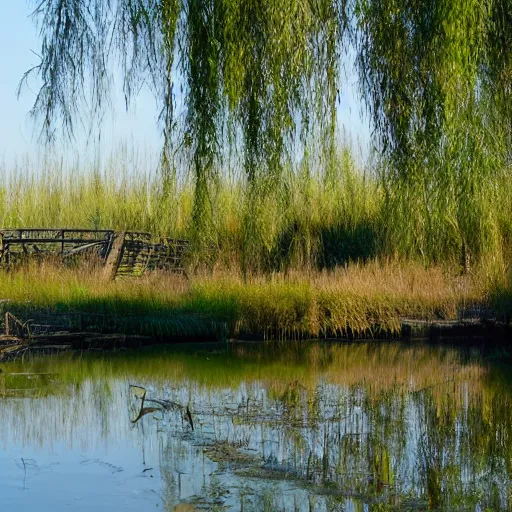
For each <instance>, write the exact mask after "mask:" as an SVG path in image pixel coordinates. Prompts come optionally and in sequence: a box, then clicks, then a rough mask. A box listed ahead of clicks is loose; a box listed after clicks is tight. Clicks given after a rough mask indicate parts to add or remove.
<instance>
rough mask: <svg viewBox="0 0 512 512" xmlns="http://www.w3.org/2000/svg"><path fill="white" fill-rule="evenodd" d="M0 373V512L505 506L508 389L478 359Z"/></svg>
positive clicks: (296, 356) (415, 353)
mask: <svg viewBox="0 0 512 512" xmlns="http://www.w3.org/2000/svg"><path fill="white" fill-rule="evenodd" d="M0 369H1V370H2V372H1V373H0V442H1V451H0V510H9V511H11V510H12V511H18V510H19V511H23V510H29V509H37V510H38V512H46V511H52V512H57V511H61V510H80V511H82V510H123V511H132V510H133V511H138V512H140V511H146V510H168V511H172V510H181V511H185V510H188V511H192V510H219V511H220V510H242V511H252V510H254V511H260V510H268V511H280V510H283V511H331V510H332V511H334V510H344V511H367V510H368V511H373V510H375V511H377V510H378V511H386V510H472V511H484V510H511V509H512V485H511V471H512V444H511V441H510V440H511V434H512V414H511V409H510V405H511V396H512V395H511V393H512V387H511V383H512V376H511V374H510V373H509V368H508V367H507V366H506V365H504V364H500V365H497V364H493V363H492V361H489V360H483V359H482V358H481V357H480V356H479V355H478V354H476V353H468V352H464V353H461V352H460V351H457V350H456V349H451V348H446V347H428V346H422V345H413V346H408V345H403V344H398V343H391V342H384V343H359V344H327V343H323V344H322V343H314V342H311V343H301V344H286V345H280V346H276V345H265V344H236V345H233V346H231V347H230V348H228V349H225V348H223V349H219V348H217V349H211V348H210V349H205V348H204V347H203V348H201V347H195V348H190V347H188V348H186V349H185V348H181V349H178V350H170V349H158V350H150V351H149V350H148V351H140V352H127V353H117V354H116V353H112V354H84V355H80V356H77V355H69V354H68V355H61V356H52V357H46V358H41V359H37V360H33V361H27V362H24V363H21V362H16V363H5V364H3V365H2V366H1V368H0ZM142 397H144V401H143V400H142Z"/></svg>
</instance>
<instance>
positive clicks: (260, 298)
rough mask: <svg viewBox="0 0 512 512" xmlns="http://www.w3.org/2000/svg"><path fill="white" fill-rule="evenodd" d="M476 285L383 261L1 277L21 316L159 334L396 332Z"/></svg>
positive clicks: (30, 270) (45, 267)
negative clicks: (75, 318)
mask: <svg viewBox="0 0 512 512" xmlns="http://www.w3.org/2000/svg"><path fill="white" fill-rule="evenodd" d="M481 286H482V285H481V283H480V282H479V281H478V280H477V279H475V278H470V277H467V276H466V277H460V276H451V275H450V274H449V273H447V272H446V271H444V270H443V269H442V268H441V267H430V268H424V267H423V266H421V265H419V264H412V263H408V264H401V263H397V262H391V261H390V262H384V263H383V262H379V261H372V262H369V263H366V264H355V263H354V264H350V265H348V266H347V267H346V268H342V269H341V268H340V269H336V270H333V271H323V272H317V271H310V272H305V271H303V272H299V271H293V272H288V273H284V272H275V273H272V274H267V275H263V274H258V275H253V276H249V277H247V276H245V277H244V276H243V275H242V274H241V272H237V271H226V270H222V271H220V270H219V271H214V272H209V273H197V274H195V275H193V276H192V277H191V278H190V279H189V280H186V279H185V278H183V277H180V276H176V275H165V274H149V275H147V276H145V277H143V278H140V279H134V278H127V279H118V280H116V281H115V282H112V283H109V284H105V282H104V281H103V280H102V279H101V277H100V271H99V270H97V271H94V270H91V269H70V268H63V267H62V266H56V265H53V264H50V263H48V264H42V265H37V266H35V265H33V266H31V267H27V268H25V269H23V270H20V271H15V272H12V273H9V274H7V273H0V297H2V298H7V299H8V302H7V303H5V304H4V307H5V308H8V309H9V310H11V311H13V312H15V313H18V314H20V315H21V316H23V317H25V318H27V317H29V316H30V314H31V312H41V311H46V312H49V313H51V312H56V313H68V312H81V313H84V314H101V315H112V316H114V317H116V318H117V320H116V322H117V323H116V325H117V327H118V328H119V329H120V330H125V331H126V332H129V333H140V334H150V335H154V336H164V337H165V336H169V335H171V336H172V335H185V336H187V335H188V336H195V335H197V336H199V335H202V336H208V335H211V336H216V337H219V336H220V337H244V336H252V337H259V338H283V339H284V338H286V339H294V338H306V337H344V336H350V337H352V336H353V337H363V336H375V337H376V336H382V335H389V334H397V333H399V331H400V326H401V319H402V318H403V317H408V318H421V319H454V318H457V315H458V313H459V312H460V310H461V308H464V307H468V306H469V305H472V304H475V303H478V302H479V301H481V299H482V296H483V291H482V287H481ZM119 319H122V321H120V320H119ZM123 322H124V323H123Z"/></svg>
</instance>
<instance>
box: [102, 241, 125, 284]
mask: <svg viewBox="0 0 512 512" xmlns="http://www.w3.org/2000/svg"><path fill="white" fill-rule="evenodd" d="M125 237H126V231H123V232H121V233H118V234H117V235H116V238H115V240H114V243H113V244H112V248H111V249H110V254H109V255H108V256H107V263H106V265H105V272H104V274H103V275H104V278H105V280H108V281H113V280H114V279H115V278H116V274H117V271H118V269H119V265H120V263H121V260H122V259H123V248H124V239H125Z"/></svg>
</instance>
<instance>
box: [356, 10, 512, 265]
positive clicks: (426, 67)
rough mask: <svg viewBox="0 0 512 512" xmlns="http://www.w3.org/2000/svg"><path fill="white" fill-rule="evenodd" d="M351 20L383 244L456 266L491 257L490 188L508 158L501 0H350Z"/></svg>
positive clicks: (510, 68)
mask: <svg viewBox="0 0 512 512" xmlns="http://www.w3.org/2000/svg"><path fill="white" fill-rule="evenodd" d="M357 23H358V27H357V33H356V36H355V45H356V46H357V55H358V57H357V58H358V67H359V71H360V77H361V86H362V89H363V91H364V95H365V98H367V102H368V105H369V106H370V109H371V111H372V114H373V121H374V125H375V127H376V128H377V132H378V134H379V135H380V148H381V150H382V152H383V154H384V155H385V156H386V159H387V162H386V166H385V172H384V176H383V178H384V183H385V186H386V193H387V206H388V207H389V208H390V213H392V214H393V215H394V217H395V222H394V223H393V225H392V226H390V228H391V229H390V233H389V234H390V239H391V240H392V244H394V245H395V246H398V247H401V248H402V249H403V250H405V251H407V252H413V253H418V252H419V253H421V254H422V255H423V256H424V257H425V259H427V260H432V259H436V258H439V256H440V255H442V256H446V255H454V254H457V253H459V254H460V253H462V254H463V258H464V260H465V262H464V263H465V264H467V262H468V259H469V257H470V256H482V255H484V254H485V253H494V252H496V251H497V249H498V246H499V243H500V240H499V233H498V231H499V230H498V225H497V221H496V218H495V213H496V210H495V200H496V199H497V198H496V193H497V188H496V185H497V183H498V182H499V179H500V175H501V174H502V173H503V171H504V170H506V169H507V167H508V168H510V163H511V153H510V142H511V138H510V137H511V135H512V131H511V124H510V119H511V117H510V114H511V111H510V108H511V100H512V97H511V94H512V2H510V0H465V1H460V0H421V1H417V0H379V1H376V0H359V1H358V2H357ZM396 227H398V229H399V232H398V233H397V232H395V233H393V231H394V228H396Z"/></svg>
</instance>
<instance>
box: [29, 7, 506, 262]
mask: <svg viewBox="0 0 512 512" xmlns="http://www.w3.org/2000/svg"><path fill="white" fill-rule="evenodd" d="M34 1H35V0H34ZM511 3H512V2H511V0H466V1H464V2H461V1H460V0H37V2H36V4H37V5H36V7H35V11H34V14H33V15H34V18H35V20H36V22H37V23H38V26H39V29H40V36H41V40H42V49H41V62H40V64H39V65H38V66H36V67H35V68H34V69H33V70H31V71H30V72H29V73H28V74H27V75H26V76H29V75H30V73H36V74H38V75H39V76H40V78H41V79H42V83H43V85H42V87H41V89H40V91H39V94H38V96H37V99H36V101H35V104H34V108H33V111H32V112H33V114H34V116H36V117H38V118H40V119H42V122H43V123H42V124H43V133H44V135H45V136H46V137H47V138H49V139H51V138H52V137H54V136H55V135H56V133H58V132H59V131H60V129H62V130H63V131H64V132H65V133H66V134H68V135H71V136H72V134H73V130H74V126H75V123H76V120H77V119H79V118H80V115H81V114H82V113H83V112H84V109H83V107H84V104H85V105H87V110H88V112H89V113H91V112H92V114H93V115H94V114H98V113H100V112H102V111H103V109H104V108H105V107H107V106H108V105H109V93H110V90H111V87H112V84H113V77H112V71H111V70H112V68H113V64H115V63H118V64H119V65H120V68H121V70H122V76H123V90H124V94H125V98H126V102H127V104H129V103H130V102H131V101H133V100H134V99H135V97H136V94H137V91H138V90H139V89H140V85H141V84H142V83H149V84H150V87H151V88H152V90H153V91H154V93H155V97H156V98H157V100H158V102H159V104H160V107H161V116H160V121H161V126H162V130H163V135H164V137H163V138H164V148H163V152H162V155H163V160H162V161H163V163H164V164H168V162H169V154H170V152H171V151H174V150H175V149H176V148H177V147H179V148H182V149H183V150H184V151H183V152H184V154H185V156H186V158H187V161H188V162H189V163H190V164H191V168H192V169H193V172H194V176H195V183H196V188H195V190H196V192H195V205H194V215H193V220H194V228H195V232H196V239H197V240H198V241H199V242H200V243H202V244H204V243H206V244H208V243H210V240H209V239H208V233H211V229H210V228H211V226H210V222H211V220H210V214H209V211H210V204H209V203H210V201H211V198H210V187H211V183H212V182H213V181H214V180H215V176H216V173H217V172H218V171H217V169H218V168H219V162H220V160H221V159H222V157H223V156H224V155H225V152H226V147H229V148H231V149H235V150H236V151H239V154H240V155H241V158H242V161H243V165H244V168H245V171H246V176H247V180H248V184H249V187H248V189H249V190H250V194H249V196H250V197H249V206H250V208H249V211H251V208H255V207H256V206H257V200H256V199H257V197H258V195H262V194H265V193H267V191H268V190H271V189H272V187H274V185H275V184H276V183H279V180H280V175H281V172H282V169H283V166H284V164H285V162H286V161H287V160H290V159H293V158H294V156H296V154H297V147H298V146H300V147H302V149H304V147H305V146H306V145H307V143H308V140H309V139H310V135H311V134H312V133H316V134H318V133H320V134H322V137H323V138H324V140H325V141H326V143H325V144H324V146H325V147H327V148H329V147H332V144H333V142H332V141H333V140H334V130H335V127H336V100H337V96H338V91H339V88H340V83H339V82H340V76H341V74H340V69H341V68H342V65H343V63H344V62H347V63H349V62H350V61H351V59H352V58H353V55H354V53H355V55H356V62H357V66H358V69H359V76H360V90H361V93H362V98H363V101H364V103H365V104H366V106H367V107H368V108H369V110H370V112H371V113H372V119H373V123H374V127H375V133H376V146H377V147H378V149H379V150H380V151H381V153H382V155H383V156H384V159H385V161H386V162H387V165H386V170H385V174H384V184H385V189H386V193H387V204H388V206H389V207H390V208H391V209H392V214H393V215H395V216H397V218H398V219H399V220H400V218H401V219H402V221H399V222H396V223H395V224H396V225H399V226H402V228H404V226H405V229H402V236H401V244H402V245H403V250H404V251H406V252H412V253H416V254H417V253H420V254H423V255H424V256H425V257H426V258H427V259H432V258H435V257H436V255H438V254H441V253H443V252H445V251H448V252H452V253H453V252H454V251H455V252H456V251H459V250H460V249H462V250H464V251H466V252H467V247H468V246H469V247H470V250H471V251H472V252H474V253H480V252H482V251H483V250H484V248H485V247H491V246H495V244H496V242H495V241H494V242H493V241H492V240H490V241H489V240H487V238H489V236H491V235H489V233H491V234H492V229H490V224H492V222H491V220H490V215H491V213H489V212H488V211H487V210H486V208H487V207H486V204H489V199H490V198H489V197H488V196H487V195H486V194H488V193H490V192H489V191H490V190H491V189H492V187H486V186H485V185H486V183H488V182H489V181H492V180H493V179H494V177H495V174H496V172H497V169H498V168H500V169H501V168H503V165H505V164H506V163H507V162H506V160H507V158H508V160H510V153H507V151H506V150H504V149H503V148H506V147H507V141H508V142H509V143H510V141H511V129H510V119H511V117H510V109H511V107H510V104H511V103H510V99H511V98H510V96H511V94H512V91H511V69H512V64H511V52H512V51H511V30H510V26H511V22H512V7H511ZM177 87H179V88H183V96H182V95H181V94H180V95H179V99H180V101H181V99H183V103H184V115H183V116H182V115H181V114H180V115H178V114H177V111H176V103H177V100H176V98H177V96H176V94H175V89H176V88H177ZM508 148H510V144H509V145H508ZM498 149H499V151H498ZM509 151H510V150H509ZM507 155H508V156H507ZM262 184H263V185H262ZM262 187H263V188H262ZM484 196H485V197H484ZM252 219H254V216H252V215H250V214H249V215H248V219H247V226H246V227H247V231H248V232H249V231H253V232H254V230H256V231H257V226H256V227H254V226H253V225H251V222H253V220H252ZM391 235H393V233H391ZM251 236H252V235H251ZM395 238H396V236H395ZM491 238H492V236H491ZM493 244H494V245H493Z"/></svg>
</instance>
